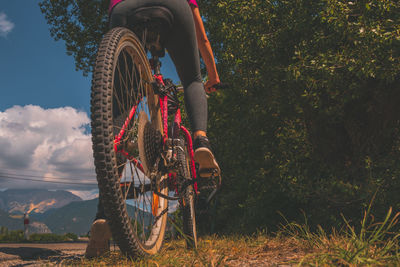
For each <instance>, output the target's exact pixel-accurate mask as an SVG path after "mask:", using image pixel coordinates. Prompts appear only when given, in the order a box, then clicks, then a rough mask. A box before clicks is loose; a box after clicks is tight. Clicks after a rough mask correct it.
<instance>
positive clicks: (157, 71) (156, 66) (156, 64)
mask: <svg viewBox="0 0 400 267" xmlns="http://www.w3.org/2000/svg"><path fill="white" fill-rule="evenodd" d="M150 64H151V68H152V69H153V71H154V75H161V62H160V60H159V59H158V56H154V55H152V57H151V59H150Z"/></svg>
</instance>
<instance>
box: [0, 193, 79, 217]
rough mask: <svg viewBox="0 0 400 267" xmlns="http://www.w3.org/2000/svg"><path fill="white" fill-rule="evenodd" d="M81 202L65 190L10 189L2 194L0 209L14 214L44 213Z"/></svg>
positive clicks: (0, 194) (0, 195)
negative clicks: (74, 202)
mask: <svg viewBox="0 0 400 267" xmlns="http://www.w3.org/2000/svg"><path fill="white" fill-rule="evenodd" d="M80 200H82V199H81V198H80V197H78V196H76V195H74V194H72V193H70V192H68V191H64V190H56V191H49V190H43V189H25V190H24V189H8V190H6V191H4V192H0V209H2V210H4V211H7V212H9V213H13V214H23V213H25V212H28V213H30V212H36V213H43V212H45V211H47V210H49V209H56V208H60V207H63V206H65V205H67V204H69V203H71V202H73V201H80Z"/></svg>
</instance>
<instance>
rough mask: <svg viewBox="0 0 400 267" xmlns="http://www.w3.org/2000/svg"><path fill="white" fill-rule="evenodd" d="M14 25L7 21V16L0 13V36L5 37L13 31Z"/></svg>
mask: <svg viewBox="0 0 400 267" xmlns="http://www.w3.org/2000/svg"><path fill="white" fill-rule="evenodd" d="M14 26H15V25H14V23H12V22H11V21H9V20H8V19H7V15H6V14H5V13H3V12H0V36H3V37H6V36H7V34H8V33H10V32H11V31H12V29H14Z"/></svg>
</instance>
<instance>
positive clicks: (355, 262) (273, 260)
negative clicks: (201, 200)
mask: <svg viewBox="0 0 400 267" xmlns="http://www.w3.org/2000/svg"><path fill="white" fill-rule="evenodd" d="M370 212H371V205H370V206H369V207H368V209H367V210H366V211H365V212H364V217H363V219H362V221H361V222H360V223H359V224H356V225H352V224H351V222H349V221H348V220H347V219H346V218H344V217H343V223H344V224H343V228H340V229H336V228H333V229H330V230H329V231H327V230H325V229H323V228H322V227H321V226H318V227H317V228H316V229H315V230H311V229H310V226H309V225H308V222H307V219H305V221H304V222H303V223H297V222H289V221H287V222H286V223H285V224H282V225H281V226H280V229H279V230H278V231H277V232H276V233H274V234H269V233H266V232H258V233H256V234H253V235H250V236H249V235H227V236H218V235H211V236H203V237H201V238H200V239H199V247H198V249H197V250H196V251H193V250H187V249H186V247H185V240H184V238H178V239H176V240H169V241H167V242H165V243H164V247H163V248H162V250H161V252H160V253H159V254H158V255H155V256H152V257H146V258H142V259H129V258H126V257H125V256H124V255H121V253H120V252H118V251H114V252H111V253H109V254H106V255H104V256H103V257H101V258H97V259H91V260H87V259H84V258H80V259H75V260H67V261H64V262H63V264H65V265H73V266H109V265H114V266H115V265H118V266H132V264H135V266H226V265H228V266H247V265H254V266H274V265H279V264H289V265H293V266H398V265H399V264H400V247H399V238H400V234H399V233H398V232H396V228H397V227H398V217H399V215H400V214H399V213H397V214H394V213H393V211H392V209H389V210H388V211H387V214H386V216H385V217H384V218H382V220H380V221H375V217H374V216H373V215H372V214H371V213H370ZM305 218H306V216H305Z"/></svg>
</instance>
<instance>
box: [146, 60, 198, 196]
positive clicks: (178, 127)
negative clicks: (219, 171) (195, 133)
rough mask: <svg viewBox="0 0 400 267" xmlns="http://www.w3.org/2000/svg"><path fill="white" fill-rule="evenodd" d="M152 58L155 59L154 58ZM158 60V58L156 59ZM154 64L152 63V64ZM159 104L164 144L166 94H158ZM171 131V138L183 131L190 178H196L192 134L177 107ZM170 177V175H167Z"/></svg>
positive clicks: (156, 77)
mask: <svg viewBox="0 0 400 267" xmlns="http://www.w3.org/2000/svg"><path fill="white" fill-rule="evenodd" d="M152 60H155V59H154V58H153V59H152ZM156 60H158V59H156ZM152 65H153V66H154V64H152ZM153 71H154V73H155V74H154V80H155V81H156V82H157V83H158V84H159V85H161V86H163V87H165V83H164V79H163V76H162V74H161V73H160V72H159V70H158V68H157V67H154V68H153ZM159 104H160V110H161V118H162V124H163V131H164V134H163V142H164V145H165V144H166V141H167V140H168V95H159ZM172 129H173V131H172V133H173V136H172V138H173V139H177V138H179V133H180V132H181V133H183V135H184V136H185V139H186V145H187V150H188V152H189V165H190V174H191V176H192V179H196V167H195V162H194V153H193V140H192V136H191V134H190V132H189V130H188V129H187V128H186V127H185V126H183V125H182V117H181V110H180V108H179V107H178V108H177V110H176V112H175V114H174V122H173V125H172ZM169 178H170V179H171V175H170V177H169ZM194 190H195V192H196V194H197V183H196V182H195V183H194Z"/></svg>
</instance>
